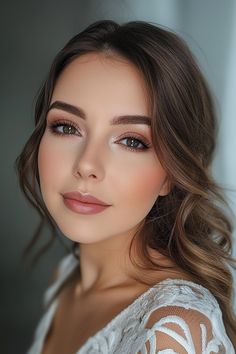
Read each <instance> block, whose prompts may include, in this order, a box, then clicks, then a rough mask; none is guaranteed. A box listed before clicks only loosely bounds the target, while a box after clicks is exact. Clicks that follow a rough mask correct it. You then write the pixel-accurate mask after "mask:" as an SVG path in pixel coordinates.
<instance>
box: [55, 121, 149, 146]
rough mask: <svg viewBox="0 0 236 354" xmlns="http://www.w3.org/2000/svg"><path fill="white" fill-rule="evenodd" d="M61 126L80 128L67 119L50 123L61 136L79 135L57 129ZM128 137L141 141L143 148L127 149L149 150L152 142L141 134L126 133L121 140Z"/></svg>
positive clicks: (56, 133)
mask: <svg viewBox="0 0 236 354" xmlns="http://www.w3.org/2000/svg"><path fill="white" fill-rule="evenodd" d="M61 126H67V127H73V128H75V129H76V130H79V129H78V127H77V126H76V125H75V124H74V123H72V122H67V121H55V122H53V123H50V124H49V130H50V131H51V132H52V133H53V134H55V135H60V136H68V135H77V134H66V133H61V132H58V131H56V128H58V127H61ZM128 138H130V139H134V140H136V141H138V142H139V143H141V144H142V145H143V148H141V149H140V148H132V147H128V146H124V148H125V149H127V150H131V151H134V152H139V151H145V150H148V149H149V147H150V146H151V144H150V143H148V142H147V141H144V140H142V139H141V138H140V137H139V136H136V135H135V134H133V133H132V135H126V136H124V137H122V138H121V139H120V140H124V139H128ZM120 140H119V141H120Z"/></svg>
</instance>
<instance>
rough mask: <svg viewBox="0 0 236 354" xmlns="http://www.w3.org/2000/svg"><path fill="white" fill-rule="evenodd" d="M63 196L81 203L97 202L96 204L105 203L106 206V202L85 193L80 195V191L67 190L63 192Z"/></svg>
mask: <svg viewBox="0 0 236 354" xmlns="http://www.w3.org/2000/svg"><path fill="white" fill-rule="evenodd" d="M63 197H64V198H65V199H74V200H77V201H79V202H82V203H88V204H98V205H105V206H108V204H106V203H104V202H103V201H101V200H99V199H97V198H95V197H93V196H92V195H89V194H86V195H82V194H81V193H80V192H77V191H75V192H68V193H64V194H63Z"/></svg>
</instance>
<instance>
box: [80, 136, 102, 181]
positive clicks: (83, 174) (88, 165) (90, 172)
mask: <svg viewBox="0 0 236 354" xmlns="http://www.w3.org/2000/svg"><path fill="white" fill-rule="evenodd" d="M101 150H102V149H101V142H100V143H97V144H96V143H95V142H94V143H91V142H90V143H87V144H86V146H85V147H84V149H83V150H82V151H79V153H78V154H77V156H76V161H75V166H74V173H73V174H74V175H75V176H76V177H80V178H83V179H88V178H90V179H91V178H92V179H94V180H97V181H99V180H101V179H102V178H103V177H104V165H103V164H104V152H102V151H101Z"/></svg>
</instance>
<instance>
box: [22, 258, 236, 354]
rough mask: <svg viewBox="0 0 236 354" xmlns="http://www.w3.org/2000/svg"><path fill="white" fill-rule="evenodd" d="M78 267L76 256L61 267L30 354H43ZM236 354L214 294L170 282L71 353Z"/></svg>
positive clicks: (149, 292) (147, 294)
mask: <svg viewBox="0 0 236 354" xmlns="http://www.w3.org/2000/svg"><path fill="white" fill-rule="evenodd" d="M77 266H78V260H77V259H76V258H75V257H74V255H73V254H69V255H67V256H65V257H64V258H63V259H62V261H61V262H60V265H59V273H58V277H57V280H56V281H55V282H54V283H53V284H52V285H51V286H50V287H49V288H48V289H47V291H46V293H45V295H44V304H45V305H47V304H49V302H50V301H51V303H50V305H49V307H48V308H47V310H46V312H45V313H44V315H43V317H42V318H41V320H40V322H39V324H38V326H37V328H36V331H35V334H34V339H33V343H32V346H31V348H30V349H29V350H28V352H27V354H40V353H41V351H42V349H43V344H44V340H45V338H46V335H47V332H48V331H49V328H50V324H51V323H52V319H53V316H54V314H55V311H56V308H57V305H58V299H57V297H56V296H55V297H54V295H55V293H56V292H57V290H58V289H59V288H60V286H61V285H62V284H63V282H64V281H65V280H66V279H67V278H68V276H69V274H71V272H72V271H73V270H74V269H75V267H77ZM147 353H149V354H177V353H178V354H186V353H187V354H213V353H218V354H219V353H220V354H235V351H234V348H233V345H232V343H231V341H230V340H229V338H228V336H227V334H226V331H225V327H224V324H223V321H222V313H221V310H220V308H219V305H218V303H217V301H216V299H215V298H214V297H213V295H212V294H211V293H210V292H209V291H208V290H207V289H206V288H204V287H202V286H200V285H197V284H195V283H193V282H190V281H186V280H181V279H176V280H175V279H166V280H164V281H162V282H160V283H158V284H157V285H155V286H154V287H151V288H149V289H148V290H147V291H146V292H145V293H143V294H142V295H141V296H139V297H138V298H137V299H136V300H135V301H134V302H133V303H131V304H130V305H129V306H128V307H126V308H125V309H124V310H123V311H121V312H120V313H119V314H118V315H117V316H115V317H114V318H113V319H112V320H111V321H110V322H109V323H108V324H107V325H106V326H105V327H104V328H102V329H101V330H99V331H98V332H97V333H96V334H95V335H94V336H92V337H89V338H88V340H87V341H86V342H85V343H84V344H83V345H82V347H81V348H80V349H79V350H78V351H77V352H76V353H71V354H147Z"/></svg>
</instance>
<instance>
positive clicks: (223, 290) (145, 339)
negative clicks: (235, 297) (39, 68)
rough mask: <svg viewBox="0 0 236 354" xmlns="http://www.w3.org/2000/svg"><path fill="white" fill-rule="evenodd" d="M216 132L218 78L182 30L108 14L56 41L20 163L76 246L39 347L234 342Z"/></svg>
mask: <svg viewBox="0 0 236 354" xmlns="http://www.w3.org/2000/svg"><path fill="white" fill-rule="evenodd" d="M215 135H216V118H215V113H214V107H213V103H212V99H211V96H210V93H209V89H208V88H207V85H206V82H205V80H204V78H203V76H202V74H201V72H200V70H199V68H198V66H197V64H196V62H195V60H194V59H193V57H192V55H191V53H190V51H189V49H188V48H187V46H186V45H185V43H183V41H182V40H181V39H180V38H178V37H177V36H176V35H175V34H173V33H171V32H170V31H166V30H164V29H161V28H159V27H157V26H155V25H153V24H151V23H147V22H144V21H133V22H129V23H126V24H123V25H118V24H117V23H115V22H113V21H109V20H106V21H97V22H95V23H93V24H91V25H90V26H88V27H87V28H86V29H85V30H84V31H82V32H81V33H79V34H78V35H76V36H75V37H73V38H72V39H71V40H70V41H69V42H68V43H67V44H66V46H65V47H64V48H63V49H62V50H61V51H60V52H59V53H58V54H57V56H56V58H55V60H54V61H53V64H52V67H51V70H50V72H49V75H48V77H47V79H46V81H45V84H44V85H43V87H42V89H41V92H40V94H39V97H38V101H37V104H36V111H35V130H34V132H33V133H32V135H31V137H30V138H29V140H28V142H27V143H26V146H25V147H24V150H23V151H22V153H21V155H20V156H19V157H18V159H17V168H18V173H19V178H20V184H21V188H22V190H23V191H24V192H25V194H26V197H28V199H29V200H30V201H31V203H32V204H33V205H34V206H35V207H36V208H37V210H38V211H39V213H40V215H41V216H42V222H43V221H44V219H45V220H47V221H48V222H49V224H50V225H51V227H52V229H53V231H55V228H56V227H57V226H58V227H59V228H60V230H61V231H62V232H63V234H64V235H65V236H66V237H68V238H69V239H70V240H71V241H72V242H73V251H74V252H73V253H72V252H71V253H70V254H69V255H66V257H65V258H63V260H62V261H61V263H60V264H59V267H58V272H57V276H56V277H55V281H54V283H53V284H52V285H51V287H50V288H49V289H48V290H47V292H46V294H45V305H46V308H45V314H44V316H43V318H42V320H41V322H40V324H39V326H38V328H37V331H36V333H35V338H34V341H33V344H32V346H31V348H30V350H29V351H28V353H30V354H31V353H34V354H40V353H42V354H49V353H50V354H72V353H77V354H84V353H109V354H111V353H132V354H133V353H139V354H141V353H162V354H164V353H165V354H167V353H181V354H182V353H191V354H192V353H227V354H232V353H235V351H234V349H233V347H234V345H235V344H236V336H235V333H236V332H235V328H236V327H235V324H236V322H235V317H234V314H233V310H232V291H233V282H232V275H231V273H230V270H229V265H234V264H235V263H234V262H235V261H234V260H233V259H232V258H231V256H230V253H231V233H232V227H231V223H230V221H229V220H228V217H227V216H226V215H225V214H224V212H223V211H222V207H221V205H222V203H224V198H223V197H222V194H221V192H220V190H219V188H218V187H217V185H216V184H215V182H214V181H213V179H212V177H211V175H210V169H209V168H210V164H211V161H212V157H213V151H214V146H215ZM37 188H39V190H38V191H37ZM54 235H55V232H54ZM37 236H38V233H37V234H36V237H37ZM30 246H32V244H31V245H30Z"/></svg>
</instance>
